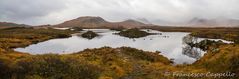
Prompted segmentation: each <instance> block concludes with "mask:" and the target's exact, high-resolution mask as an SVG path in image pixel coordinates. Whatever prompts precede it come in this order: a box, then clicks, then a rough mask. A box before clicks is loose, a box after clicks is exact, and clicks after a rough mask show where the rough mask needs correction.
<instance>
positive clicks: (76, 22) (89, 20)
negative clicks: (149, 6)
mask: <svg viewBox="0 0 239 79" xmlns="http://www.w3.org/2000/svg"><path fill="white" fill-rule="evenodd" d="M149 25H151V24H145V23H142V22H139V21H136V20H132V19H128V20H125V21H122V22H109V21H106V20H104V19H103V18H101V17H93V16H85V17H79V18H76V19H73V20H69V21H65V22H63V23H61V24H57V25H54V27H81V28H118V27H123V28H139V27H141V26H149Z"/></svg>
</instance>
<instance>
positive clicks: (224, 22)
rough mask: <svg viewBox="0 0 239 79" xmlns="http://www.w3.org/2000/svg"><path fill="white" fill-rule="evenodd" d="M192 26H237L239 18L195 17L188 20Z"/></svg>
mask: <svg viewBox="0 0 239 79" xmlns="http://www.w3.org/2000/svg"><path fill="white" fill-rule="evenodd" d="M188 24H189V25H192V26H227V27H236V26H239V20H237V19H226V18H221V19H202V18H193V19H192V20H190V21H189V22H188Z"/></svg>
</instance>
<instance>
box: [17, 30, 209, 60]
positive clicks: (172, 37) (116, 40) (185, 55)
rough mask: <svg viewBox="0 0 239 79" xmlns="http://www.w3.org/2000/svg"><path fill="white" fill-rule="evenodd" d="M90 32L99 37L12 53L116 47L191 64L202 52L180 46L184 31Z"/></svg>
mask: <svg viewBox="0 0 239 79" xmlns="http://www.w3.org/2000/svg"><path fill="white" fill-rule="evenodd" d="M85 30H89V29H85ZM91 30H92V31H94V32H97V33H98V34H99V35H100V36H99V37H96V38H94V39H91V40H89V39H86V38H82V37H81V36H79V35H77V34H74V35H72V37H69V38H61V39H52V40H48V41H45V42H41V43H38V44H33V45H30V46H28V47H25V48H16V49H15V51H20V52H27V53H30V54H46V53H57V54H67V53H75V52H79V51H82V50H84V49H87V48H100V47H104V46H108V47H113V48H117V47H122V46H127V47H132V48H137V49H141V50H144V51H152V52H154V51H161V52H162V53H161V54H162V55H164V56H165V57H167V58H169V59H172V60H173V61H174V63H175V64H182V63H193V62H194V61H196V60H197V59H198V58H199V57H201V56H202V55H203V54H204V53H205V52H203V51H201V50H200V49H197V48H191V49H190V48H189V49H190V50H188V47H187V46H186V45H185V44H184V43H183V37H185V36H187V35H188V34H189V33H185V32H160V31H155V30H145V31H148V32H150V33H161V34H158V35H149V36H147V37H142V38H137V39H130V38H126V37H122V36H118V35H115V34H113V33H117V32H119V31H112V30H108V29H91ZM83 32H85V31H83ZM185 48H186V49H185ZM192 50H193V51H192ZM189 51H190V52H189ZM195 51H196V52H195Z"/></svg>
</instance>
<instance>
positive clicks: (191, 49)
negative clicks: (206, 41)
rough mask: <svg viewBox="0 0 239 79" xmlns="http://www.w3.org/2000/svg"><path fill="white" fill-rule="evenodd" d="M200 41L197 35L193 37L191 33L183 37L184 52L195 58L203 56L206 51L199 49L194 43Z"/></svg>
mask: <svg viewBox="0 0 239 79" xmlns="http://www.w3.org/2000/svg"><path fill="white" fill-rule="evenodd" d="M198 42H199V40H198V38H197V37H192V36H190V35H187V36H185V37H183V48H182V54H184V55H187V56H189V57H192V58H195V59H199V58H201V57H202V55H203V54H204V53H205V52H204V51H202V50H201V49H199V48H198V47H197V46H194V44H195V43H198Z"/></svg>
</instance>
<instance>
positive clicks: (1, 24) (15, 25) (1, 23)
mask: <svg viewBox="0 0 239 79" xmlns="http://www.w3.org/2000/svg"><path fill="white" fill-rule="evenodd" d="M28 26H29V25H25V24H16V23H10V22H0V28H8V27H28Z"/></svg>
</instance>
